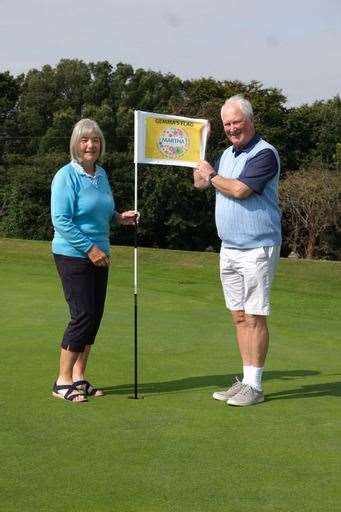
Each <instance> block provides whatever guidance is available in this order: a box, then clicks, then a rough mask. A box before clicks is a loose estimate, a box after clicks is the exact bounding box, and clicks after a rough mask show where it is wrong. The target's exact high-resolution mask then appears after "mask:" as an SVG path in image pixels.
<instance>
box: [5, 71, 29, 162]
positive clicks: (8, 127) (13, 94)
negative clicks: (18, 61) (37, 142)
mask: <svg viewBox="0 0 341 512" xmlns="http://www.w3.org/2000/svg"><path fill="white" fill-rule="evenodd" d="M22 80H23V75H19V76H18V77H17V78H14V77H13V76H12V75H11V74H10V73H9V72H8V71H5V72H4V73H0V159H1V158H2V156H3V154H4V153H8V152H13V151H15V146H16V143H18V127H17V122H16V105H17V102H18V98H19V94H20V87H21V82H22Z"/></svg>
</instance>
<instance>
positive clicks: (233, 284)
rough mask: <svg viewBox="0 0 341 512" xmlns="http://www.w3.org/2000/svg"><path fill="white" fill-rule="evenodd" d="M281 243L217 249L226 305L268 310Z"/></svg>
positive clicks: (252, 310)
mask: <svg viewBox="0 0 341 512" xmlns="http://www.w3.org/2000/svg"><path fill="white" fill-rule="evenodd" d="M280 249H281V247H280V246H279V245H274V246H272V247H257V248H255V249H227V248H225V247H222V248H221V250H220V279H221V284H222V286H223V292H224V296H225V302H226V307H227V308H228V309H230V310H231V311H239V310H243V311H245V313H247V314H249V315H262V316H263V315H264V316H267V315H269V314H270V313H271V307H270V293H271V284H272V280H273V277H274V274H275V270H276V266H277V263H278V260H279V254H280Z"/></svg>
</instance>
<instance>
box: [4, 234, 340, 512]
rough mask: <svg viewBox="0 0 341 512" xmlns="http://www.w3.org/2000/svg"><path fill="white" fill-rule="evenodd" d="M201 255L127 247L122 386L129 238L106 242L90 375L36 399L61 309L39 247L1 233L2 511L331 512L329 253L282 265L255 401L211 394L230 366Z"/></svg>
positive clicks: (335, 357)
mask: <svg viewBox="0 0 341 512" xmlns="http://www.w3.org/2000/svg"><path fill="white" fill-rule="evenodd" d="M217 262H218V256H217V255H216V254H211V253H210V254H206V253H193V252H179V251H161V250H155V249H141V250H140V251H139V340H140V368H139V370H140V380H141V387H140V390H141V393H142V395H143V396H144V399H143V400H129V399H128V395H129V394H131V391H132V381H133V361H132V355H133V291H132V282H133V278H132V269H133V267H132V264H133V252H132V249H131V248H123V247H113V248H112V267H111V272H110V284H109V290H108V299H107V304H106V311H105V315H104V318H103V323H102V327H101V330H100V333H99V336H98V339H97V342H96V345H95V348H94V351H93V354H92V357H91V361H90V364H89V375H88V376H89V380H91V382H93V383H94V384H95V385H97V386H101V387H103V388H104V389H105V390H106V394H107V396H105V397H104V398H100V399H92V400H89V403H87V404H81V405H77V404H76V405H75V404H71V403H67V402H64V401H62V400H57V399H54V398H52V396H51V386H52V383H53V380H54V379H55V377H56V371H57V361H58V352H59V347H58V345H59V341H60V338H61V335H62V333H63V329H64V326H65V322H66V319H67V310H66V306H65V303H64V299H63V296H62V292H61V288H60V284H59V281H58V278H57V274H56V271H55V268H54V265H53V262H52V259H51V256H50V244H49V243H46V242H31V241H19V240H7V239H2V240H0V283H1V296H0V314H1V319H2V322H1V323H2V328H1V333H0V343H1V358H0V382H1V390H2V391H1V394H0V424H1V433H0V446H1V469H2V471H1V474H0V489H1V502H0V503H1V505H0V509H1V510H4V511H6V512H18V511H24V512H31V511H32V512H33V511H34V512H44V511H49V512H51V511H53V512H112V511H118V512H217V511H219V512H220V511H231V512H232V511H233V512H293V511H296V510H299V511H300V512H304V511H307V512H308V511H309V512H336V511H337V510H339V509H341V497H340V491H339V488H340V477H341V466H340V455H341V452H340V447H341V444H340V419H339V418H340V411H341V358H340V332H341V311H340V309H341V307H340V304H341V300H340V282H341V278H340V274H341V263H340V262H324V261H320V262H317V261H300V260H299V261H296V260H281V262H280V265H279V270H278V273H277V277H276V280H275V283H274V290H273V315H272V316H271V319H270V329H271V349H270V353H269V357H268V362H267V369H266V372H265V374H264V387H265V393H266V397H267V400H266V402H264V403H263V404H261V405H258V406H254V407H248V408H233V407H228V406H226V405H225V404H223V403H219V402H216V401H214V400H212V398H211V395H212V392H213V391H214V390H216V389H221V388H224V387H226V386H227V385H228V384H229V383H230V381H231V380H232V379H233V376H234V375H236V374H237V375H238V372H239V371H240V362H239V356H238V352H237V348H236V345H235V341H234V335H233V329H232V327H231V324H230V320H229V315H228V314H227V312H226V310H225V309H224V304H223V297H222V293H221V290H220V284H219V279H218V275H217Z"/></svg>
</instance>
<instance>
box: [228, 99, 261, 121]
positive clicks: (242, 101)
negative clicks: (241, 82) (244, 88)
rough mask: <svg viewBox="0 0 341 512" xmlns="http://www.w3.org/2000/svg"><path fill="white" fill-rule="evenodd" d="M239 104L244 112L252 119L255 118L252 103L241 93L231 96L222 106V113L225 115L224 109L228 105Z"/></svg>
mask: <svg viewBox="0 0 341 512" xmlns="http://www.w3.org/2000/svg"><path fill="white" fill-rule="evenodd" d="M235 104H237V105H238V106H239V108H240V110H241V111H242V112H243V114H244V115H245V116H246V117H248V118H249V119H250V120H251V121H252V120H253V109H252V105H251V103H250V102H249V100H247V99H246V98H244V96H242V95H241V94H236V95H235V96H231V98H228V99H227V100H226V101H225V103H224V105H223V106H222V107H221V115H223V113H224V110H225V109H227V108H228V107H231V106H232V105H235Z"/></svg>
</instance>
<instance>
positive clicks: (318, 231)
mask: <svg viewBox="0 0 341 512" xmlns="http://www.w3.org/2000/svg"><path fill="white" fill-rule="evenodd" d="M340 196H341V175H340V173H337V174H335V173H333V172H330V171H328V170H326V169H323V168H320V169H313V168H311V169H305V170H302V171H299V172H291V173H288V174H287V176H286V178H285V179H284V180H283V181H282V182H281V185H280V198H281V204H282V208H283V223H284V227H285V230H286V241H285V243H286V245H287V246H288V248H289V250H291V251H293V252H294V253H297V254H299V255H300V256H302V257H304V258H316V257H323V256H328V255H329V254H330V248H329V247H328V245H327V244H326V235H328V234H330V233H336V232H340V230H341V209H340Z"/></svg>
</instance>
